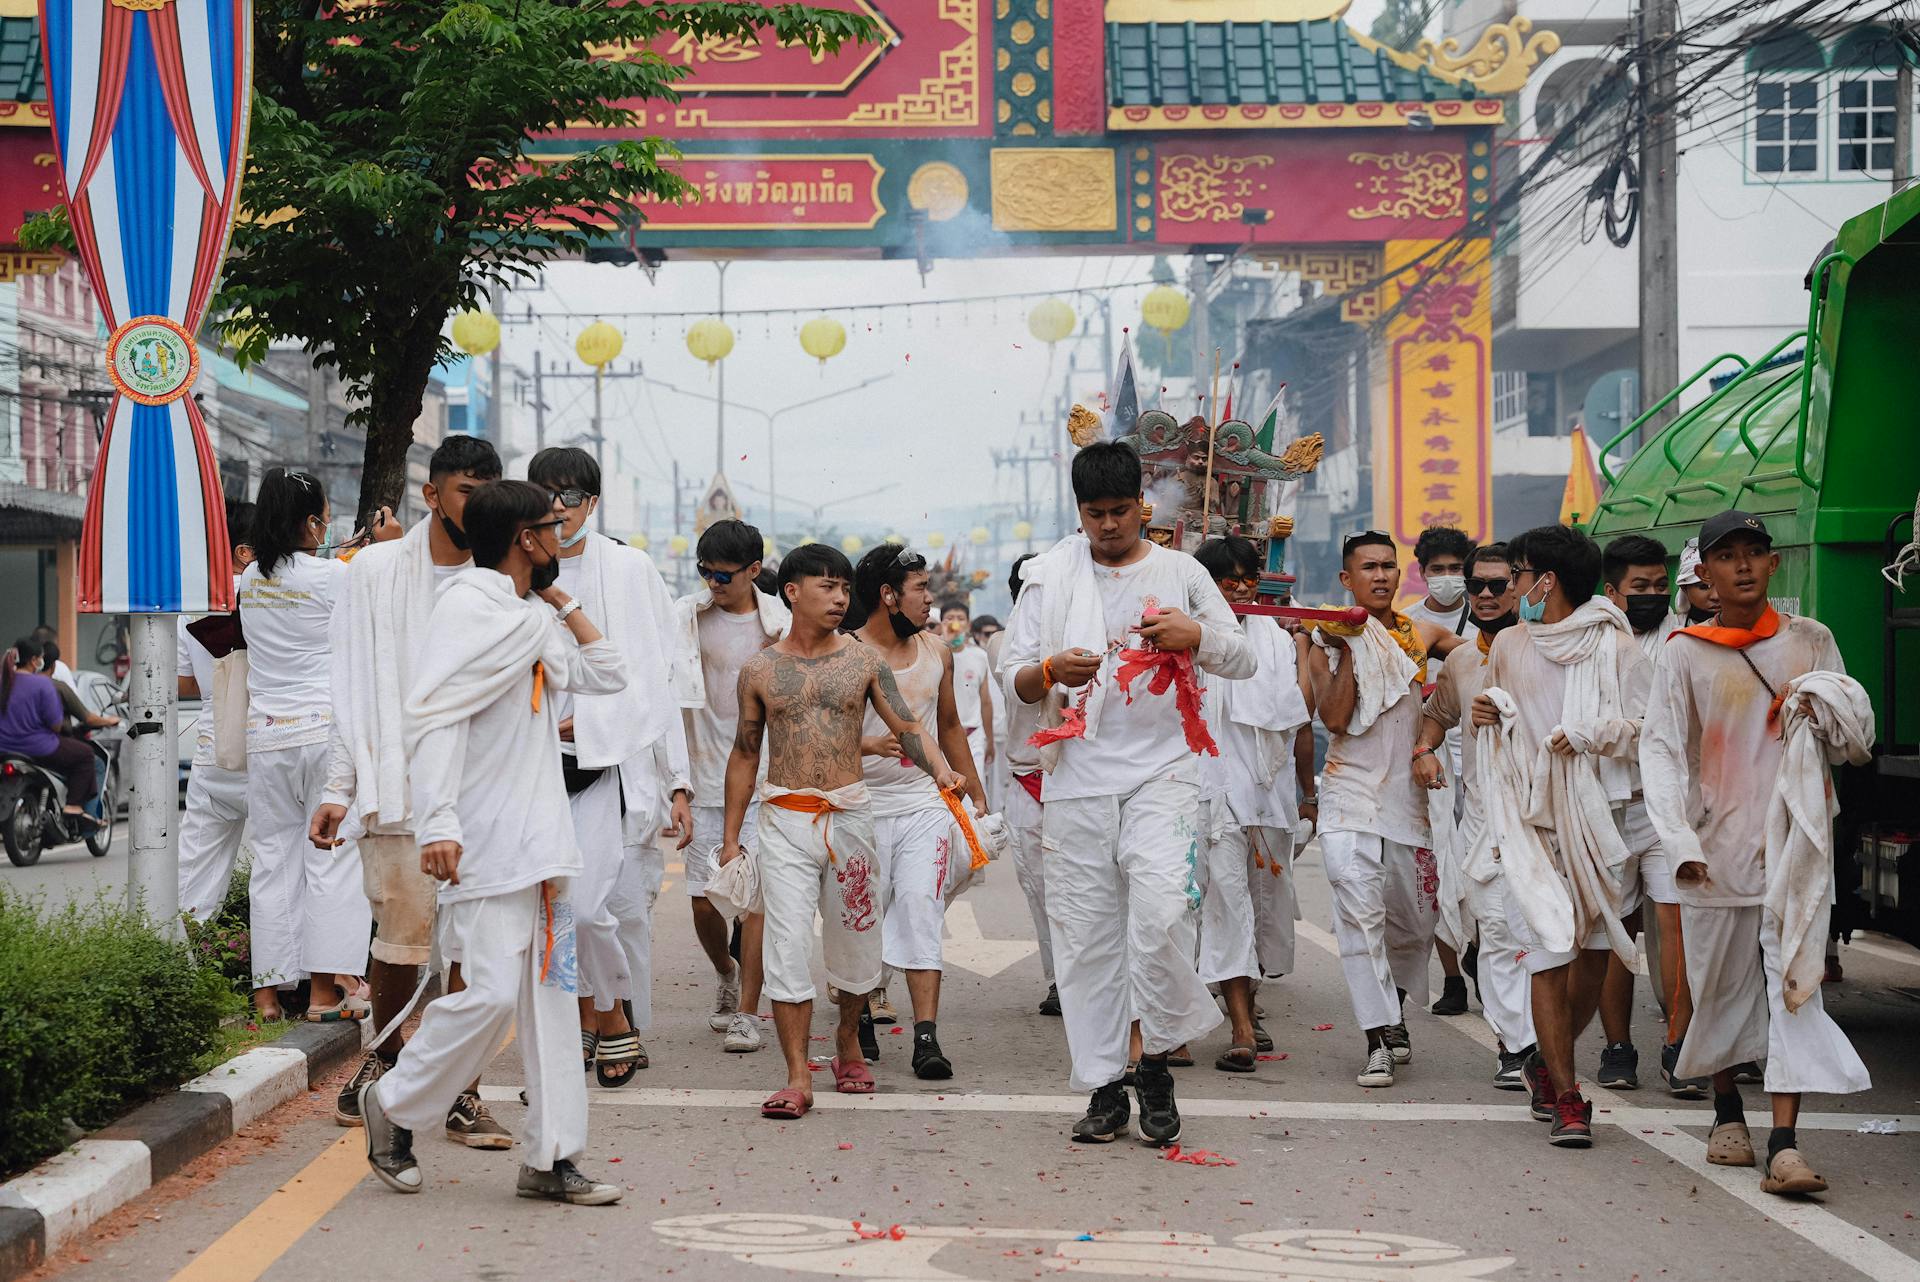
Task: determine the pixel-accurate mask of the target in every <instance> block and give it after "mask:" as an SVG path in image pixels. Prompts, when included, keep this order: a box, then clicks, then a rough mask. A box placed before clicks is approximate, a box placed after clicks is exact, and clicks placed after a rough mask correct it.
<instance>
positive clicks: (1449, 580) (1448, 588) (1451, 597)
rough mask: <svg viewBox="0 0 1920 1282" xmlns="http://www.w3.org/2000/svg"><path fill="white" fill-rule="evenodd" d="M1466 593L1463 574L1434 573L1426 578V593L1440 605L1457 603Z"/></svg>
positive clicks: (1465, 577)
mask: <svg viewBox="0 0 1920 1282" xmlns="http://www.w3.org/2000/svg"><path fill="white" fill-rule="evenodd" d="M1466 594H1467V576H1466V575H1464V574H1435V575H1431V576H1429V577H1428V579H1427V595H1428V596H1430V597H1432V598H1433V599H1434V600H1436V601H1438V602H1439V603H1440V604H1441V605H1449V606H1451V605H1459V604H1460V598H1461V597H1463V596H1465V595H1466Z"/></svg>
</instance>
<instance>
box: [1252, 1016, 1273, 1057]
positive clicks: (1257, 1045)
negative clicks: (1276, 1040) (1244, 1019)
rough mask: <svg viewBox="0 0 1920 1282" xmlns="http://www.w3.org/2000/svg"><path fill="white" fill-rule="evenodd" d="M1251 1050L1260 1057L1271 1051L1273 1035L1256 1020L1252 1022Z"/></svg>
mask: <svg viewBox="0 0 1920 1282" xmlns="http://www.w3.org/2000/svg"><path fill="white" fill-rule="evenodd" d="M1253 1049H1255V1050H1256V1051H1259V1052H1260V1053H1261V1054H1262V1055H1265V1054H1266V1053H1267V1052H1268V1051H1271V1050H1272V1049H1273V1034H1272V1033H1269V1032H1268V1031H1267V1026H1266V1025H1265V1024H1262V1023H1261V1022H1260V1021H1259V1020H1258V1019H1256V1020H1254V1021H1253Z"/></svg>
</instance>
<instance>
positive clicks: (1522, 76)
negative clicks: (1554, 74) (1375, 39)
mask: <svg viewBox="0 0 1920 1282" xmlns="http://www.w3.org/2000/svg"><path fill="white" fill-rule="evenodd" d="M1559 48H1560V37H1559V36H1557V35H1555V34H1554V33H1553V32H1551V31H1534V29H1533V22H1532V20H1531V19H1528V18H1515V19H1514V20H1513V21H1512V22H1496V23H1494V24H1493V25H1492V26H1490V27H1488V28H1487V29H1486V30H1485V31H1482V32H1481V33H1480V38H1479V39H1478V40H1476V41H1475V42H1474V44H1473V47H1472V48H1470V49H1468V50H1467V51H1466V52H1465V53H1462V52H1460V41H1459V40H1458V39H1457V38H1456V37H1453V36H1448V37H1447V38H1446V39H1445V40H1440V41H1434V40H1422V41H1421V42H1420V46H1419V48H1418V49H1416V50H1414V56H1415V57H1417V58H1420V59H1422V60H1423V61H1425V62H1426V63H1427V64H1428V65H1430V66H1432V67H1435V68H1437V69H1439V70H1440V71H1443V72H1447V73H1449V74H1452V75H1457V76H1459V77H1460V78H1461V79H1463V80H1467V81H1470V82H1471V83H1472V84H1473V87H1474V88H1475V89H1478V90H1479V91H1480V92H1481V93H1483V94H1509V93H1517V92H1518V91H1519V89H1520V87H1521V86H1522V85H1524V84H1526V83H1527V75H1528V73H1529V72H1531V71H1532V70H1533V68H1534V66H1535V65H1536V64H1538V63H1539V62H1540V60H1541V59H1543V58H1546V57H1548V56H1550V55H1552V54H1553V53H1555V52H1556V51H1558V50H1559Z"/></svg>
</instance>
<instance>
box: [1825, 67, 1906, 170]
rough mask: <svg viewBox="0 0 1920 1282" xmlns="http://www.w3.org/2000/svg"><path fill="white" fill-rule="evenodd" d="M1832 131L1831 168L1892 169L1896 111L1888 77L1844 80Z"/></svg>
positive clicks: (1841, 83) (1892, 87)
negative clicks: (1833, 148) (1833, 143)
mask: <svg viewBox="0 0 1920 1282" xmlns="http://www.w3.org/2000/svg"><path fill="white" fill-rule="evenodd" d="M1837 97H1838V113H1839V114H1838V117H1837V120H1836V127H1835V131H1834V136H1835V143H1836V147H1837V150H1836V151H1835V152H1834V158H1833V159H1834V167H1835V168H1837V169H1839V170H1841V171H1842V172H1861V171H1878V172H1881V173H1886V172H1889V171H1891V170H1892V168H1893V130H1894V122H1895V119H1896V117H1897V111H1896V108H1895V106H1894V83H1893V81H1892V80H1890V79H1885V78H1874V79H1868V80H1843V81H1841V82H1840V89H1839V94H1838V96H1837Z"/></svg>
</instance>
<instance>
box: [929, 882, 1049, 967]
mask: <svg viewBox="0 0 1920 1282" xmlns="http://www.w3.org/2000/svg"><path fill="white" fill-rule="evenodd" d="M1039 951H1040V945H1038V944H1036V943H1035V942H1034V941H1032V940H1031V939H988V938H986V936H984V935H982V934H981V933H980V919H979V918H978V917H976V916H975V915H974V912H973V905H972V904H970V903H968V902H967V901H966V900H964V899H956V900H954V901H953V902H952V903H950V904H948V905H947V929H946V942H945V943H944V944H943V945H941V949H940V956H941V959H942V960H943V961H945V962H947V963H949V964H950V965H954V966H958V967H959V968H960V969H961V970H965V971H971V972H972V973H973V974H975V975H978V976H980V977H981V978H982V979H992V978H993V977H994V976H995V975H998V974H999V973H1000V972H1001V971H1003V970H1005V969H1006V968H1007V967H1009V966H1013V965H1016V964H1018V963H1020V962H1023V961H1025V960H1026V959H1027V958H1029V957H1031V956H1033V955H1034V954H1035V953H1037V952H1039Z"/></svg>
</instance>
